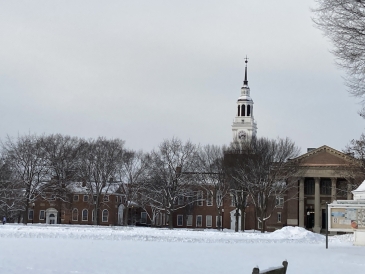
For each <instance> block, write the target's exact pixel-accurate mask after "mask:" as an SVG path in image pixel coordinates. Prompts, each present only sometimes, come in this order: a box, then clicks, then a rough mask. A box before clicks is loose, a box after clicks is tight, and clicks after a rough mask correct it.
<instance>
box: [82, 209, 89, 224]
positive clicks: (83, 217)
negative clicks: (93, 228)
mask: <svg viewBox="0 0 365 274" xmlns="http://www.w3.org/2000/svg"><path fill="white" fill-rule="evenodd" d="M88 213H89V212H88V210H87V209H83V210H82V220H83V221H87V219H88Z"/></svg>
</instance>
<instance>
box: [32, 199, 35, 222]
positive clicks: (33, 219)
mask: <svg viewBox="0 0 365 274" xmlns="http://www.w3.org/2000/svg"><path fill="white" fill-rule="evenodd" d="M34 206H35V204H34V202H33V203H32V224H34Z"/></svg>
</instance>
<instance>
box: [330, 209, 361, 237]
mask: <svg viewBox="0 0 365 274" xmlns="http://www.w3.org/2000/svg"><path fill="white" fill-rule="evenodd" d="M328 230H329V231H343V232H353V231H355V230H364V231H365V204H329V205H328Z"/></svg>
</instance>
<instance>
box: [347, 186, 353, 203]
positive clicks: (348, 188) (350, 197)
mask: <svg viewBox="0 0 365 274" xmlns="http://www.w3.org/2000/svg"><path fill="white" fill-rule="evenodd" d="M351 190H352V184H351V182H347V200H352V193H351Z"/></svg>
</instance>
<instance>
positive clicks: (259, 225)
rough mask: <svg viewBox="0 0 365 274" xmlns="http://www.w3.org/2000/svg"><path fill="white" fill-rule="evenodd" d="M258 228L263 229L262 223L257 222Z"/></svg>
mask: <svg viewBox="0 0 365 274" xmlns="http://www.w3.org/2000/svg"><path fill="white" fill-rule="evenodd" d="M257 228H258V229H261V228H262V223H261V222H260V221H257Z"/></svg>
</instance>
